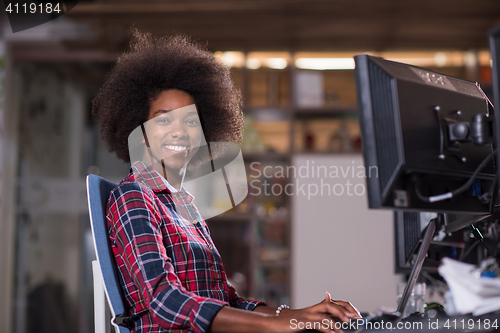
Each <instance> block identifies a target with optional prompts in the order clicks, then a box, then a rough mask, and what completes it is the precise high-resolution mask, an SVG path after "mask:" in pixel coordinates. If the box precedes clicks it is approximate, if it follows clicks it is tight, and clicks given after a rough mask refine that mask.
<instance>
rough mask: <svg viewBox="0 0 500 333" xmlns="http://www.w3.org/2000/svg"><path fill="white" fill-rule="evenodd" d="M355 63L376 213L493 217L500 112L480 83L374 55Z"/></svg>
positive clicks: (370, 200) (371, 197)
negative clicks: (498, 114)
mask: <svg viewBox="0 0 500 333" xmlns="http://www.w3.org/2000/svg"><path fill="white" fill-rule="evenodd" d="M354 59H355V62H356V67H355V76H356V87H357V96H358V107H359V119H360V125H361V136H362V144H363V156H364V161H365V168H366V170H367V172H366V174H367V193H368V203H369V206H370V208H389V209H395V210H405V211H426V212H456V213H470V214H488V213H490V212H492V211H493V210H494V208H495V207H494V204H495V202H496V197H497V196H496V188H495V186H493V185H494V179H495V172H496V170H495V163H494V162H495V161H494V160H495V159H494V146H495V144H494V141H495V136H494V128H495V125H494V122H493V117H492V115H493V111H494V110H493V106H492V105H491V103H490V102H489V100H488V98H487V97H486V95H485V94H484V93H483V91H482V90H481V88H480V87H479V85H477V84H476V83H473V82H468V81H464V80H461V79H457V78H454V77H450V76H447V75H444V74H439V73H436V72H433V71H430V70H427V69H423V68H419V67H416V66H412V65H407V64H403V63H398V62H393V61H388V60H385V59H382V58H378V57H373V56H369V55H357V56H355V57H354Z"/></svg>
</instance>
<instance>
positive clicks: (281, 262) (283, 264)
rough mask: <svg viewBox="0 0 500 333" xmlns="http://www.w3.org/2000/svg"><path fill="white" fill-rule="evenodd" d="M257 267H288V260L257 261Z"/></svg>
mask: <svg viewBox="0 0 500 333" xmlns="http://www.w3.org/2000/svg"><path fill="white" fill-rule="evenodd" d="M257 265H258V266H260V267H263V268H274V267H288V266H290V259H283V260H272V261H271V260H270V261H264V260H259V261H257Z"/></svg>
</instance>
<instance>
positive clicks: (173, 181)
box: [153, 163, 185, 190]
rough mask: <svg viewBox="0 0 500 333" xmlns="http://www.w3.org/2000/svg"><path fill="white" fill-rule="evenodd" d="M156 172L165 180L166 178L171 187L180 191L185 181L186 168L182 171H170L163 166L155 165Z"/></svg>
mask: <svg viewBox="0 0 500 333" xmlns="http://www.w3.org/2000/svg"><path fill="white" fill-rule="evenodd" d="M153 167H154V169H155V170H156V172H158V173H159V174H160V175H161V176H162V177H163V178H165V179H166V180H167V181H168V183H169V184H170V185H172V186H173V187H175V188H176V189H177V190H180V189H181V187H182V181H183V180H184V173H185V172H184V168H183V169H180V170H170V169H169V168H167V167H165V166H164V165H163V164H159V163H155V165H154V166H153Z"/></svg>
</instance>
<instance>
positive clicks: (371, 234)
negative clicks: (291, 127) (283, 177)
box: [292, 154, 401, 312]
mask: <svg viewBox="0 0 500 333" xmlns="http://www.w3.org/2000/svg"><path fill="white" fill-rule="evenodd" d="M292 164H293V165H294V166H295V169H296V171H297V176H296V178H295V179H293V178H292V181H293V182H294V195H293V198H292V200H293V201H292V202H293V204H292V206H293V211H292V244H293V247H292V301H293V306H294V307H305V306H308V305H312V304H315V303H317V302H319V301H321V300H322V298H323V297H324V295H325V292H326V291H328V292H330V294H331V295H332V297H333V298H334V299H343V300H348V301H350V302H352V303H353V304H354V305H355V306H356V307H357V308H358V309H359V310H360V311H367V312H371V311H376V310H378V309H379V308H380V307H381V306H384V307H386V308H394V309H395V308H396V306H397V304H396V286H397V283H398V282H400V281H401V276H399V275H396V274H394V241H393V238H394V235H393V213H392V211H388V210H368V208H367V206H368V204H367V196H366V193H365V192H366V185H365V179H364V178H363V177H362V176H363V173H360V172H361V171H363V170H364V167H363V159H362V157H361V155H354V154H353V155H313V154H299V155H296V156H295V157H294V159H293V161H292ZM318 166H326V170H327V173H326V175H325V174H324V172H325V169H321V170H320V171H321V174H320V175H319V177H318V175H317V171H318ZM306 171H308V172H309V174H307V173H306ZM313 171H314V173H315V174H314V177H313ZM342 171H343V172H344V173H345V174H343V173H342ZM353 171H354V172H353ZM337 172H338V173H337ZM297 182H298V183H297ZM303 184H305V185H304V186H303V187H301V186H302V185H303ZM314 184H316V186H315V185H314ZM322 184H323V193H322V192H321V185H322ZM324 184H326V185H324ZM328 190H330V194H329V193H328ZM342 192H343V193H342ZM308 196H309V199H308Z"/></svg>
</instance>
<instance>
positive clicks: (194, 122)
mask: <svg viewBox="0 0 500 333" xmlns="http://www.w3.org/2000/svg"><path fill="white" fill-rule="evenodd" d="M186 124H188V125H190V126H199V125H200V121H199V120H197V119H189V120H187V121H186Z"/></svg>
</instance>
